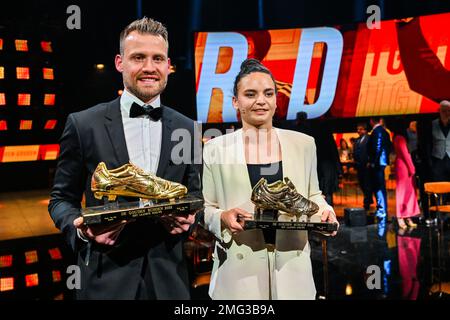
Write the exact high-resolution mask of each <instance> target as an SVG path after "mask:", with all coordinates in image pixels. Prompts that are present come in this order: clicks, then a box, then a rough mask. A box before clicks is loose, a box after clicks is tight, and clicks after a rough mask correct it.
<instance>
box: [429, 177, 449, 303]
mask: <svg viewBox="0 0 450 320" xmlns="http://www.w3.org/2000/svg"><path fill="white" fill-rule="evenodd" d="M424 189H425V193H426V194H427V196H428V203H429V211H430V212H431V211H434V212H436V223H437V256H438V257H437V258H438V267H437V268H433V264H432V265H431V281H432V283H433V280H434V271H435V269H437V271H438V281H439V283H438V291H437V292H435V291H434V292H432V293H437V294H438V295H439V296H441V295H442V278H441V271H442V270H445V266H442V262H443V259H442V252H441V248H443V243H442V242H443V240H444V239H443V235H444V224H443V219H442V213H449V212H450V205H448V204H445V203H444V196H445V195H446V194H449V195H450V181H441V182H427V183H425V184H424ZM431 197H433V199H434V205H431V199H430V198H431ZM430 235H431V233H430ZM431 247H432V242H431V238H430V252H432V250H431ZM430 260H431V262H432V261H433V257H432V256H430ZM432 263H433V262H432Z"/></svg>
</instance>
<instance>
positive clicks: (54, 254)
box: [48, 248, 62, 260]
mask: <svg viewBox="0 0 450 320" xmlns="http://www.w3.org/2000/svg"><path fill="white" fill-rule="evenodd" d="M48 253H49V254H50V258H52V260H61V259H62V254H61V250H59V248H52V249H48Z"/></svg>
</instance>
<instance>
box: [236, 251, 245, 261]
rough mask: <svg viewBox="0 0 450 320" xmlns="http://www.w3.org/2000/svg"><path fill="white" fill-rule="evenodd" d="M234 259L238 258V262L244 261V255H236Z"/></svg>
mask: <svg viewBox="0 0 450 320" xmlns="http://www.w3.org/2000/svg"><path fill="white" fill-rule="evenodd" d="M236 258H238V260H242V259H244V255H243V254H242V253H238V254H236Z"/></svg>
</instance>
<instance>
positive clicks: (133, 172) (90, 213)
mask: <svg viewBox="0 0 450 320" xmlns="http://www.w3.org/2000/svg"><path fill="white" fill-rule="evenodd" d="M91 190H92V192H93V193H94V196H95V198H97V199H99V200H103V201H104V205H100V206H95V207H87V208H83V209H81V215H82V216H83V221H84V223H85V224H86V225H92V224H106V223H112V222H118V221H122V220H131V219H136V218H141V217H160V216H163V215H167V214H174V215H187V214H189V213H192V212H195V211H198V210H200V209H202V208H203V199H200V198H197V197H194V196H190V195H186V194H187V188H186V187H185V186H184V185H182V184H181V183H176V182H172V181H168V180H165V179H162V178H159V177H157V176H156V175H154V174H151V173H147V172H145V171H144V170H142V169H141V168H139V167H137V166H136V165H134V164H132V163H127V164H125V165H123V166H121V167H119V168H116V169H111V170H108V168H107V167H106V165H105V163H104V162H100V163H99V164H98V166H97V168H96V169H95V171H94V173H93V175H92V179H91ZM119 196H123V197H135V198H139V199H140V200H139V201H134V202H120V203H119V202H118V201H115V200H116V199H117V197H119Z"/></svg>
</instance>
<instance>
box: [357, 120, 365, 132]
mask: <svg viewBox="0 0 450 320" xmlns="http://www.w3.org/2000/svg"><path fill="white" fill-rule="evenodd" d="M356 127H357V128H358V127H363V128H364V130H367V123H365V122H359V123H358V124H357V125H356Z"/></svg>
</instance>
